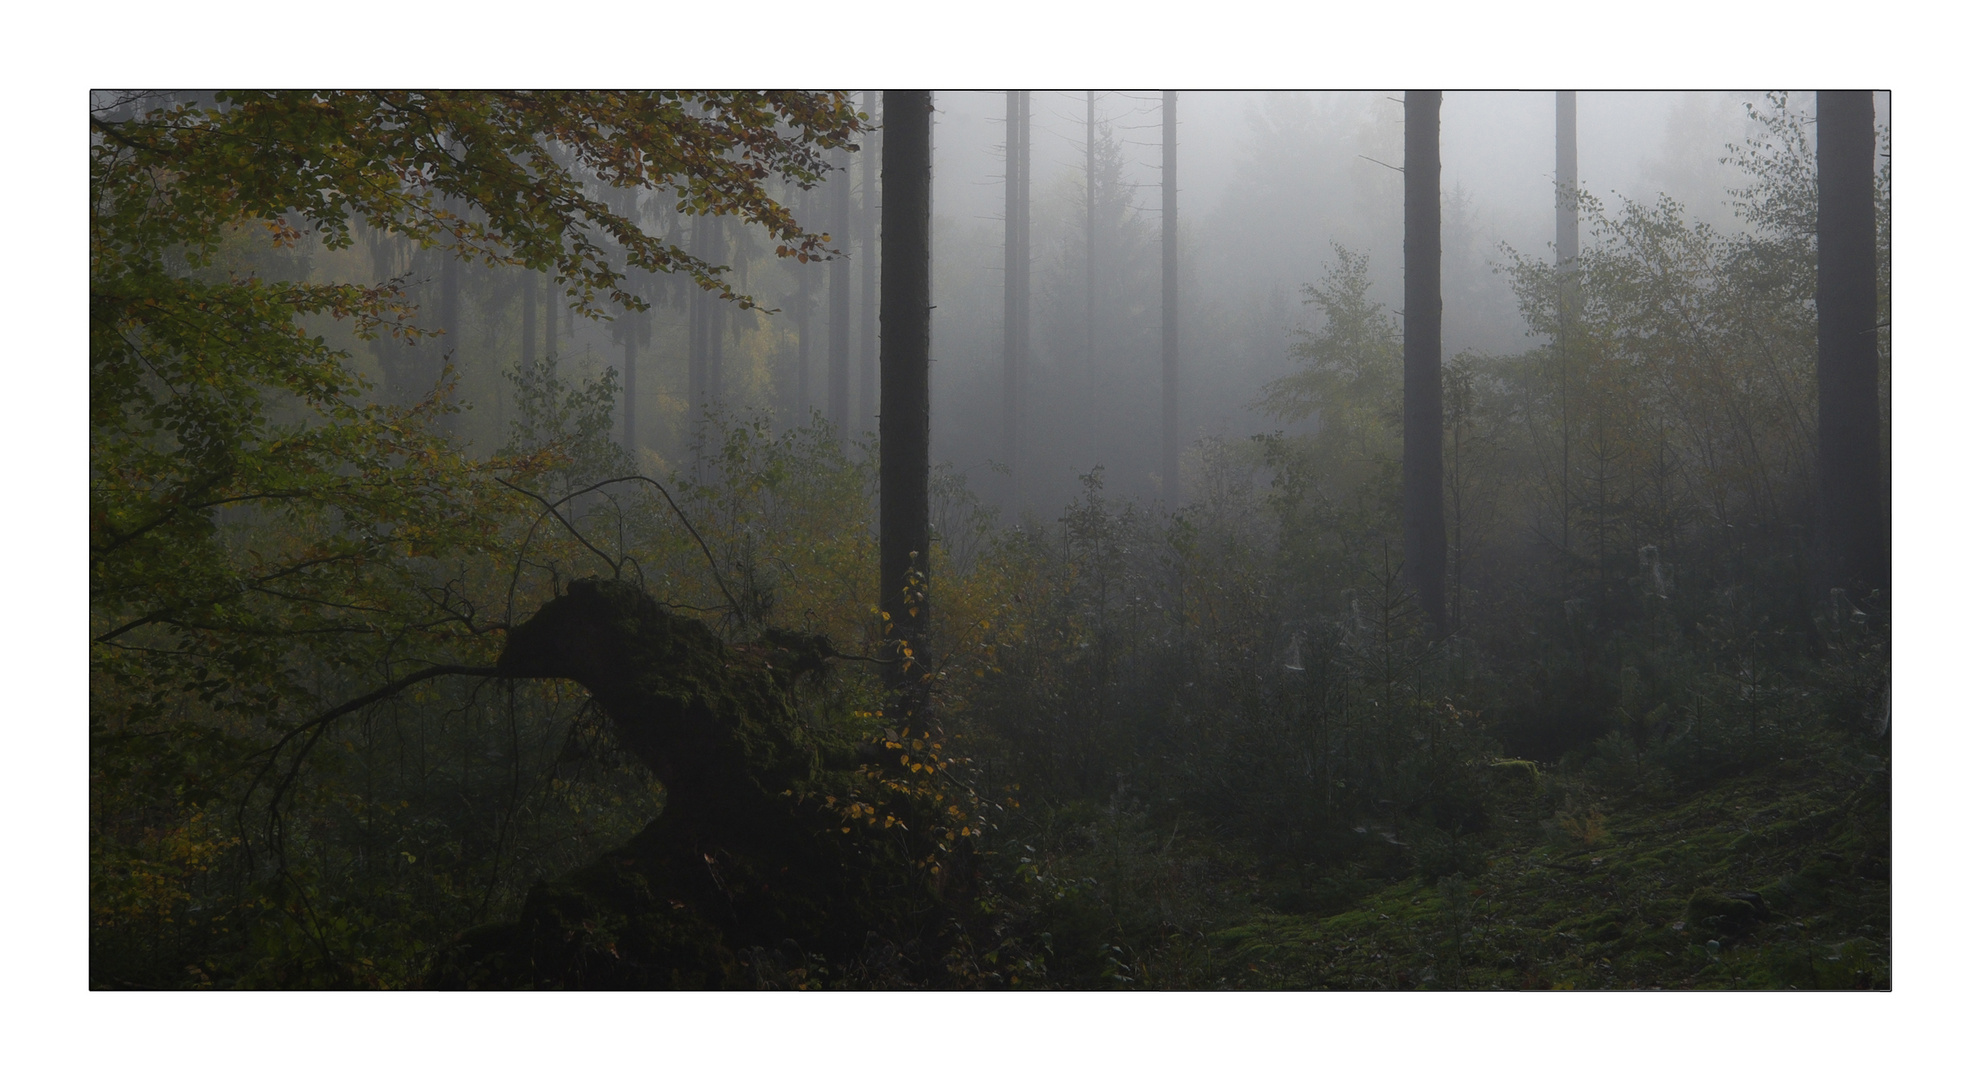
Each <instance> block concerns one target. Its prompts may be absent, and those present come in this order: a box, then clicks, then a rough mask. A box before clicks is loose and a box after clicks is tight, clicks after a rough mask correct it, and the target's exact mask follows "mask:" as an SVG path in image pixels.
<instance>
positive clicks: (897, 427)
mask: <svg viewBox="0 0 1980 1080" xmlns="http://www.w3.org/2000/svg"><path fill="white" fill-rule="evenodd" d="M884 108H885V114H884V115H885V117H886V121H887V139H886V142H885V144H884V148H883V150H882V151H881V153H882V159H881V172H882V181H881V182H882V183H884V184H886V185H887V201H886V204H885V205H884V206H882V207H881V218H880V242H881V245H882V251H881V256H880V607H881V610H882V611H884V612H886V613H887V614H888V615H889V616H890V617H891V623H892V626H893V633H894V635H895V636H896V637H897V638H898V640H899V641H900V642H901V646H902V647H903V648H904V649H905V650H907V652H906V654H905V657H906V658H905V660H904V662H902V663H899V664H893V665H890V666H889V667H888V672H889V677H890V680H891V682H892V685H893V689H894V690H895V703H896V706H897V707H898V708H899V709H900V710H901V711H902V712H903V713H904V714H917V713H919V712H920V711H921V709H920V707H919V703H920V701H921V699H922V696H923V691H922V682H923V676H924V675H925V674H926V669H925V667H924V666H923V665H924V657H925V656H926V649H925V647H924V643H925V640H926V629H927V626H928V588H927V586H928V340H929V338H928V332H929V297H930V283H929V256H928V250H929V227H930V226H929V215H930V210H931V203H930V187H931V184H930V180H931V162H930V149H931V145H932V141H933V136H934V128H933V122H932V118H931V113H932V110H933V106H932V104H931V99H930V95H929V92H928V91H926V90H889V91H887V93H886V103H885V106H884Z"/></svg>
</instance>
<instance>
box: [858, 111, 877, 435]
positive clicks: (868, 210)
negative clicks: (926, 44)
mask: <svg viewBox="0 0 1980 1080" xmlns="http://www.w3.org/2000/svg"><path fill="white" fill-rule="evenodd" d="M862 107H863V108H864V110H865V112H866V115H867V116H869V117H871V116H873V115H875V113H877V112H878V110H879V107H880V106H879V103H878V102H877V101H875V100H874V91H872V90H868V91H866V97H865V101H864V103H863V106H862ZM879 139H880V133H879V132H878V131H873V132H869V133H867V135H866V136H865V141H864V142H863V143H862V144H861V146H860V150H859V164H860V198H859V274H860V283H859V420H858V425H859V430H861V431H864V430H866V422H867V421H869V420H871V419H873V418H874V414H875V413H876V412H877V411H878V409H879V400H878V395H879V392H880V387H879V378H878V376H879V367H880V358H879V347H880V311H879V307H880V295H879V290H878V288H877V287H876V285H877V281H878V278H879V269H880V147H879V146H878V145H877V144H878V142H879Z"/></svg>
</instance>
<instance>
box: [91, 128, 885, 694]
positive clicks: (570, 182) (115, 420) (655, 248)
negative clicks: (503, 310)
mask: <svg viewBox="0 0 1980 1080" xmlns="http://www.w3.org/2000/svg"><path fill="white" fill-rule="evenodd" d="M857 124H858V122H857V118H856V116H855V114H854V112H853V110H852V109H851V107H850V104H849V103H848V101H847V100H846V99H845V97H844V96H843V95H838V94H796V93H773V94H763V93H754V92H751V93H740V92H738V93H727V92H720V93H699V94H695V93H674V92H667V93H606V94H591V93H585V94H576V93H571V94H565V93H514V94H487V93H411V92H349V93H315V92H305V91H274V92H260V93H245V92H244V93H222V94H218V95H215V96H214V97H213V98H212V100H211V101H210V102H208V103H204V104H187V103H178V104H173V105H168V106H165V107H161V108H156V109H151V110H148V111H145V112H143V113H141V114H136V115H129V116H126V115H124V114H123V113H122V112H121V111H119V110H118V109H116V108H97V107H95V105H94V103H93V105H92V111H91V117H90V132H91V147H90V222H89V243H90V271H89V291H90V387H91V392H90V433H91V434H90V578H89V580H90V611H91V622H92V644H91V664H92V680H93V685H95V686H98V687H99V688H100V689H102V690H103V691H104V692H105V693H106V694H107V693H111V692H112V689H111V688H113V687H121V688H122V689H121V690H120V691H117V692H118V693H127V694H130V695H136V696H135V697H134V698H128V699H126V698H119V700H123V701H125V705H124V706H123V708H122V711H121V712H120V713H119V721H120V722H122V721H131V720H141V719H143V718H144V717H145V716H150V715H166V714H168V713H170V712H171V711H172V710H173V709H174V708H176V706H175V704H174V703H176V702H180V701H190V700H194V699H199V700H204V701H206V702H207V703H208V707H209V708H213V709H220V710H239V711H242V712H243V713H246V714H253V715H257V716H261V717H264V718H267V719H271V720H273V719H275V718H278V717H280V716H282V715H284V714H285V712H286V711H287V709H288V708H289V707H290V706H291V705H292V704H293V703H295V702H298V701H303V702H306V701H309V700H312V699H313V698H314V697H315V695H316V694H317V693H320V692H322V691H321V689H320V687H321V686H322V680H321V679H319V678H317V677H315V676H310V677H308V678H305V677H303V675H302V674H301V673H302V672H303V671H304V670H309V671H328V670H335V669H343V670H347V671H350V672H353V673H355V672H360V671H374V670H377V666H378V665H379V664H380V663H385V662H386V660H385V659H384V654H381V653H379V651H378V650H379V649H380V648H383V647H385V646H384V645H383V644H382V643H385V642H389V641H391V640H405V638H404V637H403V635H412V636H413V637H417V638H419V639H420V640H422V641H425V642H426V643H427V644H426V646H425V647H426V648H429V649H430V650H431V651H432V652H434V653H446V652H449V651H451V650H456V649H458V650H463V651H466V652H473V651H474V650H476V649H477V648H482V647H484V646H481V645H480V644H479V642H478V640H477V639H475V638H474V637H473V636H472V635H471V633H470V632H471V631H477V630H478V629H479V628H480V623H479V621H478V619H477V618H475V617H472V616H470V617H467V618H466V619H465V620H463V619H461V618H460V614H461V613H460V612H459V611H458V610H455V609H454V608H453V607H452V606H451V605H453V604H454V603H455V602H456V599H457V598H455V597H450V596H446V595H443V594H442V593H434V592H429V591H427V590H426V589H425V588H424V587H423V586H420V585H418V584H416V583H415V581H414V580H413V575H414V571H413V570H411V569H410V567H411V565H412V563H411V561H410V560H412V559H413V558H414V557H415V556H419V555H426V554H430V553H434V552H441V551H446V552H452V553H455V554H457V555H461V556H462V557H466V556H470V555H472V554H474V553H476V552H485V551H487V550H489V545H490V544H492V543H493V542H494V541H493V539H492V538H493V537H494V536H495V535H496V534H497V532H498V531H499V530H497V529H496V528H495V527H494V525H493V524H492V523H493V522H495V521H497V520H506V519H507V516H508V515H509V514H511V513H513V512H515V510H516V504H515V502H514V499H515V495H514V494H513V493H512V492H510V491H508V490H506V489H505V488H503V487H502V486H501V485H500V484H498V483H497V482H496V481H497V479H498V478H509V479H516V478H523V477H527V476H529V475H531V474H532V470H535V469H540V468H541V467H542V464H543V463H542V462H541V461H540V460H531V459H527V458H515V457H501V456H497V457H495V458H492V459H487V460H479V461H477V460H471V459H468V458H465V457H463V456H462V455H461V454H460V453H459V450H458V448H457V447H454V446H451V445H450V444H449V443H448V442H447V441H446V440H445V439H444V438H442V437H441V434H440V432H439V431H438V430H437V429H436V426H435V424H434V420H435V418H436V417H438V416H439V415H442V414H443V413H444V412H445V411H446V410H447V409H448V408H451V407H452V406H450V405H449V404H448V403H447V402H445V401H443V400H440V399H438V398H436V397H434V396H432V395H430V394H429V395H428V396H427V397H426V398H424V399H422V400H418V401H415V402H413V403H411V404H410V405H400V404H397V403H390V404H387V403H379V402H376V401H374V400H371V399H370V388H369V387H368V385H367V383H366V381H365V380H364V379H363V378H362V377H361V376H360V375H359V374H358V373H357V372H356V371H354V369H353V368H352V366H351V364H350V363H349V360H350V356H349V353H348V351H346V350H345V349H342V348H339V347H338V346H337V345H336V344H334V343H333V341H332V340H331V339H330V338H328V337H327V336H326V335H324V334H322V333H319V332H317V331H316V330H315V329H314V327H315V326H316V325H320V324H319V323H310V324H309V325H310V326H311V329H308V330H306V329H305V322H304V320H313V319H322V320H324V321H329V320H341V321H342V322H343V323H344V324H345V325H346V326H348V327H349V328H350V329H352V330H354V331H355V332H356V333H357V335H358V336H359V338H360V339H363V338H378V339H386V338H391V339H397V340H404V341H419V340H421V339H423V338H426V337H427V336H428V335H429V332H430V330H429V326H428V325H427V324H425V323H423V322H422V320H421V318H420V315H419V313H418V312H417V311H416V310H415V308H414V307H413V305H412V303H411V301H410V299H409V298H408V296H407V295H406V293H405V291H404V288H403V286H402V284H401V283H400V282H398V281H397V280H384V281H380V282H375V283H364V282H331V283H310V282H300V281H278V280H269V279H267V278H265V277H262V276H257V275H237V276H231V277H230V276H228V275H225V274H219V273H210V272H209V268H213V267H215V266H216V265H222V266H224V262H223V260H224V259H225V258H227V257H229V256H228V248H227V245H228V243H229V242H230V241H231V239H232V238H233V237H235V236H237V235H241V230H243V229H246V230H252V231H253V233H254V234H255V235H260V236H263V237H266V238H267V241H268V242H272V244H273V245H274V247H275V249H276V250H277V251H286V250H291V249H293V248H294V246H295V245H297V244H298V243H300V242H301V241H302V240H303V239H304V238H305V237H306V236H314V238H315V241H316V242H317V243H320V244H321V245H323V246H324V247H326V248H329V249H332V250H335V249H339V248H343V247H347V246H349V245H350V244H351V243H352V242H353V240H354V238H355V236H356V233H357V229H358V227H359V225H360V224H362V225H368V226H370V227H371V229H373V230H375V231H379V232H385V233H389V234H391V235H393V236H396V237H399V238H402V239H403V241H404V242H406V243H409V244H413V245H423V246H426V247H429V248H433V249H437V250H439V251H441V252H443V253H444V254H446V255H447V256H448V257H450V258H454V259H462V260H465V259H474V260H477V261H481V262H484V263H489V264H495V265H507V266H516V267H520V268H523V269H525V270H528V271H554V272H555V274H556V276H557V277H558V278H559V279H560V280H559V284H560V285H561V288H552V289H550V290H549V292H550V300H549V303H547V304H546V310H547V311H549V312H551V313H554V311H555V309H556V307H557V306H558V304H559V302H561V301H562V300H564V299H565V298H568V299H569V301H570V303H571V305H572V307H573V310H574V311H575V312H577V313H579V314H586V313H594V312H602V311H603V310H604V308H605V306H606V305H607V304H610V305H614V306H617V307H620V308H622V309H631V310H641V309H643V308H644V307H645V302H644V301H642V300H640V299H639V298H638V297H637V296H635V295H634V294H633V293H632V292H630V291H629V289H628V287H627V282H626V275H627V273H628V272H629V271H632V270H645V271H653V272H658V273H681V274H684V275H686V276H688V277H691V278H693V279H694V281H695V282H696V283H697V284H698V285H700V287H701V289H702V290H704V291H708V292H713V293H719V294H721V295H722V296H724V297H725V298H727V299H730V300H732V301H733V302H735V303H737V304H739V305H750V304H752V303H753V301H752V300H751V299H750V298H749V297H747V296H744V295H741V294H739V293H737V292H735V291H734V290H733V289H731V288H730V286H729V284H728V282H727V281H725V280H724V279H723V278H722V277H721V276H720V275H719V274H717V273H716V271H715V269H714V268H713V267H712V266H710V265H709V264H708V263H706V262H704V261H703V260H701V259H699V258H696V257H695V256H693V255H691V254H689V253H688V252H686V251H683V250H682V249H681V248H680V247H679V246H677V245H675V244H673V243H670V242H668V241H666V240H664V239H662V238H660V237H656V236H652V235H649V234H647V233H646V232H644V231H643V230H642V229H641V228H640V227H639V225H638V224H637V223H636V222H635V221H633V220H631V219H629V218H628V217H627V216H626V215H625V214H623V213H621V212H619V211H618V210H616V209H615V208H614V207H613V206H612V205H611V204H610V202H608V201H605V200H601V199H598V198H595V197H593V196H592V195H590V194H588V193H587V187H586V182H587V180H589V181H590V182H592V183H602V184H604V185H606V186H608V187H618V188H628V187H630V188H644V189H650V190H656V191H659V192H662V193H663V194H664V195H665V196H666V197H668V198H670V199H672V200H673V201H674V202H676V204H678V205H694V206H696V207H705V208H707V209H708V210H711V211H715V212H720V213H731V214H734V215H736V216H737V217H738V218H740V219H741V220H744V221H747V222H749V223H751V224H752V225H753V226H755V227H758V228H762V229H765V230H766V231H768V232H769V233H770V234H771V235H772V237H773V238H774V239H775V240H776V242H777V245H778V250H779V252H780V254H791V255H798V254H804V255H806V256H807V257H809V256H810V255H812V254H815V253H819V252H822V251H823V249H824V246H825V241H824V239H823V238H822V237H820V236H817V235H814V234H810V233H807V232H805V231H804V230H803V229H802V228H801V227H800V226H799V225H798V223H797V221H796V220H795V218H793V217H792V216H791V214H790V212H789V210H788V209H786V208H785V207H783V206H781V205H779V204H778V203H777V202H776V201H775V200H773V199H771V198H770V196H769V195H768V194H767V192H766V191H765V189H764V180H765V178H767V177H769V176H773V175H774V176H781V177H784V178H787V179H792V180H796V181H798V182H802V183H814V182H816V181H817V180H818V179H819V178H820V177H821V176H822V174H823V173H824V171H825V164H826V161H825V157H826V155H827V154H829V153H831V152H832V151H833V150H835V149H836V148H838V147H842V146H844V145H847V144H848V143H849V142H850V140H851V138H852V137H853V134H854V132H855V131H856V130H857ZM560 147H561V148H562V149H558V148H560ZM381 177H390V178H393V179H392V180H391V182H381V181H380V178H381ZM161 178H169V179H164V180H161ZM449 205H451V206H453V207H454V208H455V209H449V208H448V206H449ZM470 211H471V212H472V213H470ZM600 237H604V238H607V239H609V241H610V246H609V247H608V246H607V245H606V244H605V243H602V242H601V241H600V239H599V238H600ZM546 329H548V328H546ZM552 340H553V341H554V338H552ZM162 432H169V433H171V437H170V438H168V439H161V437H160V433H162ZM223 507H231V508H234V512H235V513H237V514H245V513H250V512H265V513H269V514H279V515H281V516H282V520H283V521H284V522H285V523H286V526H285V528H283V529H281V530H273V529H271V530H263V531H260V532H257V533H254V534H251V535H242V536H238V537H231V538H229V537H223V536H221V535H220V534H218V533H217V532H216V528H215V519H216V515H217V514H218V513H219V511H220V510H221V508H223ZM275 582H280V583H281V584H280V586H279V587H277V586H276V585H274V584H272V583H275ZM354 605H355V606H354ZM448 611H452V612H453V614H452V615H436V612H448ZM354 612H361V613H362V614H361V616H360V615H353V613H354ZM461 634H468V635H469V636H466V637H458V636H457V635H461ZM304 652H306V653H307V654H308V656H309V661H308V663H307V664H306V665H303V664H299V663H298V662H297V657H298V656H299V655H301V654H302V653H304ZM97 676H103V677H104V679H105V681H104V682H101V683H97V682H96V681H95V679H96V677H97ZM104 719H105V720H106V722H107V720H108V718H104Z"/></svg>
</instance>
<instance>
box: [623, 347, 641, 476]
mask: <svg viewBox="0 0 1980 1080" xmlns="http://www.w3.org/2000/svg"><path fill="white" fill-rule="evenodd" d="M641 317H642V316H638V315H631V314H628V315H622V316H620V318H622V319H625V320H626V321H627V323H628V325H627V326H626V327H625V349H626V439H625V442H626V453H628V454H631V455H632V457H633V460H634V461H635V462H637V461H638V460H639V421H638V417H637V416H636V415H635V412H634V410H635V409H636V408H637V407H638V405H639V366H638V365H639V328H638V326H637V325H634V320H636V319H639V318H641Z"/></svg>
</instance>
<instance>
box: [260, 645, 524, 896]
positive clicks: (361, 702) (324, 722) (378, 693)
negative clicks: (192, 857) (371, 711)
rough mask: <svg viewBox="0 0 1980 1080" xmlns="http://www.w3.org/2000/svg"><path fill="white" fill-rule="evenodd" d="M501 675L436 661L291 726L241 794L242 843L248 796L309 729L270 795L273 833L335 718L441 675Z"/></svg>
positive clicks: (270, 749)
mask: <svg viewBox="0 0 1980 1080" xmlns="http://www.w3.org/2000/svg"><path fill="white" fill-rule="evenodd" d="M500 674H501V670H500V669H499V668H492V667H476V666H472V665H468V664H435V665H433V666H432V667H428V668H422V669H420V670H419V671H415V672H413V673H412V674H411V675H407V676H405V677H404V678H400V679H394V680H393V681H391V682H389V683H386V684H385V685H384V686H381V687H379V688H378V689H376V690H373V691H372V692H371V693H369V694H365V695H364V696H362V697H356V698H352V699H351V700H349V701H346V702H344V703H343V704H342V705H339V706H337V707H336V708H334V709H331V710H330V711H329V712H326V713H323V714H321V715H320V716H317V717H316V718H315V719H313V720H309V721H307V722H305V723H303V724H300V725H298V726H297V727H295V728H292V729H290V731H289V733H288V734H286V735H284V736H282V737H281V738H280V739H278V740H276V742H275V745H274V746H271V747H269V748H268V750H267V751H266V753H267V754H268V760H267V761H266V762H264V763H263V764H262V766H261V769H260V771H258V772H256V773H255V774H254V779H253V780H251V781H249V782H248V786H247V790H246V791H244V792H242V793H241V802H240V806H239V808H238V809H237V810H236V812H235V815H234V821H235V824H236V825H237V826H238V827H239V828H240V832H241V840H242V843H246V842H247V823H246V814H247V803H248V799H249V798H251V797H252V796H253V795H254V792H255V789H256V788H258V787H260V786H261V782H262V780H264V779H265V778H266V777H267V776H268V772H269V770H270V769H273V768H274V767H275V763H276V762H277V761H279V760H280V759H281V756H282V749H283V748H284V747H286V746H288V745H289V743H290V742H292V741H294V740H295V738H296V737H297V736H299V735H302V734H303V733H305V732H308V733H309V735H310V738H309V741H308V742H307V743H305V744H304V745H303V748H302V751H301V752H300V753H298V754H297V755H296V757H295V761H294V762H292V763H291V764H290V766H289V771H288V773H287V774H285V775H284V776H283V777H282V782H281V783H280V784H278V785H276V787H275V791H274V794H272V795H271V796H269V801H268V820H269V827H270V830H271V832H272V830H273V828H274V826H275V821H276V819H277V817H278V816H279V814H280V806H281V803H282V796H283V795H284V794H286V793H287V792H288V790H289V787H290V785H291V784H293V783H295V779H296V775H297V774H298V773H299V772H301V770H302V763H303V761H304V760H305V759H307V758H308V757H309V751H310V750H311V749H312V748H313V747H315V745H316V741H317V740H318V739H320V738H322V735H323V732H324V731H325V730H326V729H327V728H328V727H329V725H330V723H331V721H334V720H336V719H338V718H340V717H344V716H348V715H350V714H351V713H354V712H356V711H358V710H359V709H362V708H364V707H365V706H367V705H372V704H376V703H377V702H380V701H383V700H385V699H386V698H389V697H391V696H393V695H394V694H397V693H399V692H400V691H402V690H404V689H406V688H407V687H409V686H412V685H413V684H415V683H421V682H425V681H426V680H428V679H435V678H439V677H440V676H442V675H480V676H483V677H485V678H494V677H495V676H498V675H500ZM249 857H250V858H252V857H253V852H252V850H250V851H249Z"/></svg>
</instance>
